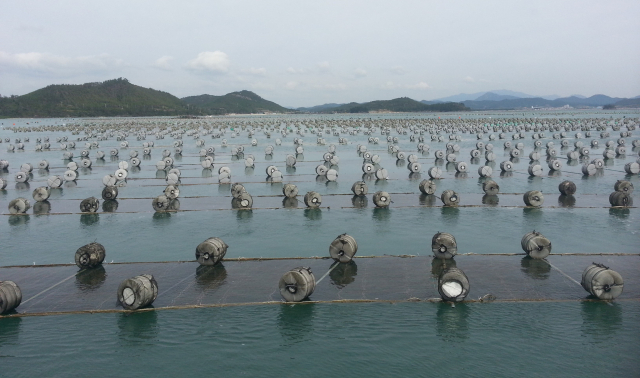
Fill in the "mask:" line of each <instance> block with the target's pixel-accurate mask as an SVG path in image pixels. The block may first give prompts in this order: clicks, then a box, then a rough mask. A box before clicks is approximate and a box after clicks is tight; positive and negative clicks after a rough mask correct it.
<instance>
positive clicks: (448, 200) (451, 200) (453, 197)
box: [440, 189, 460, 207]
mask: <svg viewBox="0 0 640 378" xmlns="http://www.w3.org/2000/svg"><path fill="white" fill-rule="evenodd" d="M440 199H441V200H442V202H443V203H444V205H445V206H452V207H453V206H458V204H459V203H460V197H459V196H458V193H456V192H454V191H453V190H451V189H447V190H445V191H444V192H442V194H441V195H440Z"/></svg>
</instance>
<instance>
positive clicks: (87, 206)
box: [80, 197, 100, 213]
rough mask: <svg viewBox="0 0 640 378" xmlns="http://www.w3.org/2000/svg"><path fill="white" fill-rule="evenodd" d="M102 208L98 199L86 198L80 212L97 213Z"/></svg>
mask: <svg viewBox="0 0 640 378" xmlns="http://www.w3.org/2000/svg"><path fill="white" fill-rule="evenodd" d="M99 208H100V201H98V199H97V198H96V197H89V198H85V199H83V200H82V202H80V212H82V213H95V212H97V211H98V209H99Z"/></svg>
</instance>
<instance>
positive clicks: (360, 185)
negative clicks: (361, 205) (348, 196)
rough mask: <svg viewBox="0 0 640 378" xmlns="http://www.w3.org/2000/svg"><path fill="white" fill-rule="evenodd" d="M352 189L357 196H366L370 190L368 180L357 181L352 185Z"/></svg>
mask: <svg viewBox="0 0 640 378" xmlns="http://www.w3.org/2000/svg"><path fill="white" fill-rule="evenodd" d="M351 191H352V192H353V194H354V195H356V196H366V195H367V193H368V191H369V188H368V186H367V183H366V182H364V181H356V182H354V183H353V185H352V186H351Z"/></svg>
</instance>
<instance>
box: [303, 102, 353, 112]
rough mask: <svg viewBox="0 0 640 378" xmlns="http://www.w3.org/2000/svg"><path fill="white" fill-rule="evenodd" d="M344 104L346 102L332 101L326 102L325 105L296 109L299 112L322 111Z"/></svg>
mask: <svg viewBox="0 0 640 378" xmlns="http://www.w3.org/2000/svg"><path fill="white" fill-rule="evenodd" d="M342 105H344V104H336V103H330V104H324V105H316V106H311V107H309V108H297V109H296V110H297V111H299V112H305V113H320V112H322V111H324V110H327V109H332V108H337V107H339V106H342Z"/></svg>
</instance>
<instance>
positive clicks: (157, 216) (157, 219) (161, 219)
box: [153, 211, 172, 226]
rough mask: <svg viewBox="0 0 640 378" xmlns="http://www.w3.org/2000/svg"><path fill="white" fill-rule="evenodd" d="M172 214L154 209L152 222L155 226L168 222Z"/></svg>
mask: <svg viewBox="0 0 640 378" xmlns="http://www.w3.org/2000/svg"><path fill="white" fill-rule="evenodd" d="M171 217H172V214H171V213H170V212H166V211H156V212H155V213H153V224H154V225H156V226H159V225H163V224H168V223H169V221H171Z"/></svg>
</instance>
